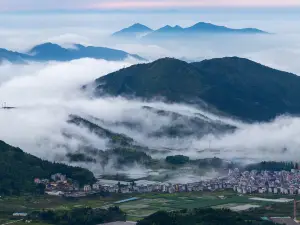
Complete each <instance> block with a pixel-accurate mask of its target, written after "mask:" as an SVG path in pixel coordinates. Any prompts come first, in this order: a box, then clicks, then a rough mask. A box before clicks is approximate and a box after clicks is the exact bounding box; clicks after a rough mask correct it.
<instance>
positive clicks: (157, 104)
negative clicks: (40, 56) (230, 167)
mask: <svg viewBox="0 0 300 225" xmlns="http://www.w3.org/2000/svg"><path fill="white" fill-rule="evenodd" d="M39 16H40V15H34V14H33V15H16V16H13V17H14V18H15V19H14V20H10V22H9V23H8V24H7V23H4V22H3V21H8V19H10V18H12V15H0V18H2V19H3V20H0V43H1V46H0V47H3V48H6V49H11V50H17V51H23V52H24V51H27V50H28V49H29V48H31V47H32V46H34V45H36V44H40V43H44V42H53V43H58V44H60V45H62V46H66V47H68V46H71V45H72V44H73V43H80V44H84V45H94V46H104V47H111V48H116V49H120V50H125V51H127V52H129V53H133V54H139V55H140V56H142V57H145V58H147V59H148V60H149V61H152V60H155V59H158V58H161V57H175V58H179V59H183V60H187V61H201V60H203V59H209V58H214V57H224V56H239V57H246V58H249V59H252V60H255V61H257V62H260V63H262V64H264V65H267V66H270V67H273V68H276V69H281V70H284V71H288V72H293V73H295V74H298V75H299V74H300V66H299V63H298V59H299V57H300V51H298V50H297V49H299V46H300V42H299V40H300V30H299V26H298V24H297V19H298V17H299V14H297V15H296V14H292V15H286V17H285V18H286V19H285V20H282V18H280V21H281V22H280V24H279V22H278V21H277V20H276V18H277V17H278V14H267V15H262V14H259V15H257V14H251V13H250V14H247V16H246V17H242V15H240V14H239V13H237V14H232V15H231V14H228V13H225V14H220V13H217V14H216V13H205V14H202V15H201V16H199V15H198V14H197V13H183V14H179V15H178V14H164V15H156V16H157V17H155V18H156V19H152V18H153V15H152V14H145V15H141V14H138V15H118V16H120V18H121V19H120V23H118V24H116V23H115V16H116V15H112V14H107V15H98V14H91V15H87V16H85V17H84V19H82V18H81V17H80V16H78V15H73V14H71V15H55V14H48V15H43V24H42V22H41V20H39V19H38V18H39ZM79 18H80V19H79ZM178 18H179V19H178ZM240 18H244V19H243V20H241V19H240ZM1 21H2V22H1ZM58 21H63V22H62V23H58ZM199 21H204V22H212V23H215V24H219V25H226V26H229V27H233V28H241V27H257V28H259V29H262V30H266V31H269V32H274V33H275V34H274V35H268V36H264V37H262V36H256V37H243V38H236V39H234V41H233V40H232V39H231V38H228V39H226V38H223V37H222V38H211V39H209V40H208V39H201V40H193V41H188V43H187V42H186V41H185V42H182V41H179V40H177V41H176V40H173V41H168V42H164V41H157V42H146V41H141V40H133V41H130V42H128V41H114V40H112V39H111V38H110V34H111V33H113V32H115V31H117V30H119V29H121V28H124V27H127V26H130V25H131V24H133V23H136V22H140V23H144V24H145V25H148V26H150V27H151V28H155V29H156V28H159V27H161V26H164V25H166V24H170V25H173V26H174V25H177V24H178V25H181V26H190V25H193V24H194V23H196V22H199ZM276 21H277V22H276ZM75 22H76V23H75ZM44 23H46V26H44ZM74 24H76V27H75V26H74ZM136 63H139V62H138V61H134V60H132V59H127V60H125V61H123V62H108V61H105V60H94V59H80V60H74V61H71V62H44V63H37V62H28V64H26V65H16V64H11V63H7V62H4V63H2V64H1V65H0V102H1V104H3V103H4V102H5V103H6V106H9V107H14V108H13V109H10V110H4V109H0V126H1V130H0V140H3V141H5V142H7V143H8V144H10V145H13V146H16V147H20V148H21V149H22V150H24V151H26V152H28V153H31V154H33V155H35V156H38V157H41V158H43V159H48V160H52V161H61V162H65V163H69V161H68V159H67V158H66V154H67V153H70V152H71V153H75V152H78V151H79V150H80V148H81V146H82V145H84V144H86V143H88V144H89V146H91V147H93V148H96V149H100V150H102V151H107V149H108V145H109V140H108V139H106V138H100V137H99V136H97V135H95V133H92V132H91V131H90V130H88V129H87V128H85V127H80V126H75V125H74V124H70V123H68V120H69V116H70V115H78V116H80V117H82V118H88V119H89V120H90V121H92V122H93V123H95V124H98V125H101V127H103V128H106V129H109V130H111V131H113V132H116V133H122V134H125V135H127V136H128V137H131V138H133V139H134V140H135V141H136V142H137V143H138V144H140V145H142V146H146V147H147V148H149V152H147V154H149V155H150V156H151V157H152V158H154V159H164V158H165V157H166V156H168V155H178V154H183V155H186V156H189V157H190V158H191V159H200V158H210V157H219V158H222V159H228V160H238V161H241V162H245V163H248V162H259V161H268V160H275V161H282V160H291V161H294V160H295V159H297V157H300V151H299V150H298V149H299V148H300V141H298V134H299V132H300V118H299V117H290V116H288V115H282V116H279V117H278V118H275V119H274V120H273V121H270V122H267V123H252V124H249V123H246V122H244V121H237V120H235V119H233V118H226V117H220V116H219V115H216V114H213V113H211V112H208V111H205V110H203V109H201V108H195V107H194V106H191V105H184V104H167V103H165V102H162V101H160V100H158V99H153V100H152V101H147V102H145V101H142V100H140V99H130V100H129V99H126V98H122V97H109V96H108V97H102V98H94V97H93V96H92V95H91V93H92V87H91V89H87V90H83V89H82V86H83V85H86V84H90V83H92V82H93V81H94V80H95V79H97V78H99V77H101V76H104V75H106V74H108V73H111V72H114V71H117V70H119V69H121V68H124V67H128V66H131V65H133V64H136ZM145 106H148V107H151V108H154V109H157V110H164V111H167V112H171V113H177V114H179V115H182V116H185V117H187V118H192V117H199V118H201V119H203V118H206V119H207V120H208V121H209V122H216V123H222V124H226V125H230V126H233V127H235V128H236V129H235V130H234V131H224V132H223V133H218V134H216V133H210V131H209V130H205V131H204V133H206V134H205V135H204V136H197V135H188V136H185V137H180V136H178V137H169V136H163V135H161V136H159V135H158V136H155V135H153V133H156V132H158V131H160V130H161V129H163V128H164V127H166V126H168V125H170V124H175V123H178V121H175V122H174V121H173V118H172V116H170V115H158V114H157V113H155V112H153V111H151V110H147V109H145ZM179 122H180V121H179ZM126 123H130V124H134V125H136V127H135V128H132V127H129V126H126ZM66 134H71V135H72V136H73V138H69V137H67V136H66ZM76 137H80V138H76ZM153 149H154V150H155V151H150V150H153ZM114 162H115V159H114V158H111V159H110V160H109V163H108V165H106V167H105V170H104V169H103V168H102V167H101V165H100V164H99V163H90V164H87V163H72V164H73V165H79V166H83V167H88V168H89V169H91V170H92V171H93V172H95V173H96V174H103V173H105V174H115V173H120V172H125V173H127V174H129V175H131V177H134V178H135V177H145V176H149V175H151V174H153V173H159V172H162V171H152V170H149V169H148V168H145V166H143V165H139V164H135V165H132V166H129V167H123V168H122V169H120V168H116V167H114ZM207 176H209V177H211V176H212V177H214V176H216V173H215V172H214V171H212V172H211V173H209V174H207ZM198 178H199V177H198V176H195V175H193V174H190V175H189V176H186V182H188V181H190V180H197V179H198ZM202 178H203V176H202ZM170 180H173V181H174V182H176V181H178V179H177V178H176V177H173V178H171V179H170Z"/></svg>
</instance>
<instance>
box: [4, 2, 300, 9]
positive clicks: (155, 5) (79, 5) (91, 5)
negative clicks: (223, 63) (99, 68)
mask: <svg viewBox="0 0 300 225" xmlns="http://www.w3.org/2000/svg"><path fill="white" fill-rule="evenodd" d="M294 6H300V1H299V0H285V1H283V0H185V1H182V0H63V1H61V0H22V1H20V0H0V11H8V12H14V11H48V10H50V11H51V10H89V9H90V10H132V9H137V10H139V9H185V8H195V7H196V8H203V7H294Z"/></svg>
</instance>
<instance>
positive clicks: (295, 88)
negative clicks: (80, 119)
mask: <svg viewBox="0 0 300 225" xmlns="http://www.w3.org/2000/svg"><path fill="white" fill-rule="evenodd" d="M94 85H95V86H96V88H95V95H96V96H103V95H112V96H126V97H139V98H143V99H147V100H149V99H154V98H157V97H160V98H162V99H164V100H165V101H167V102H173V103H188V104H194V105H197V106H199V107H201V108H206V109H208V110H210V111H212V110H213V111H215V112H216V111H217V112H218V113H221V114H222V115H227V116H232V117H235V118H239V119H241V120H244V121H268V120H272V119H274V118H275V117H276V116H278V115H282V114H293V115H297V114H299V113H300V102H299V96H300V77H299V76H297V75H295V74H291V73H287V72H283V71H279V70H275V69H272V68H269V67H267V66H264V65H261V64H259V63H256V62H254V61H251V60H248V59H244V58H238V57H226V58H217V59H211V60H203V61H201V62H195V63H187V62H184V61H181V60H177V59H173V58H164V59H159V60H157V61H154V62H152V63H147V64H138V65H134V66H131V67H129V68H125V69H121V70H119V71H117V72H114V73H111V74H108V75H106V76H103V77H101V78H99V79H97V80H96V81H95V82H94Z"/></svg>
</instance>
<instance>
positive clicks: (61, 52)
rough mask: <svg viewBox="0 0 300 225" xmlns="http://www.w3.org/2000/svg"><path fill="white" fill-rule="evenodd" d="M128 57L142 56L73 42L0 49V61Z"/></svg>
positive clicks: (120, 59) (23, 61)
mask: <svg viewBox="0 0 300 225" xmlns="http://www.w3.org/2000/svg"><path fill="white" fill-rule="evenodd" d="M128 57H132V58H134V59H136V60H145V59H144V58H142V57H140V56H138V55H135V54H130V53H127V52H125V51H121V50H116V49H111V48H104V47H95V46H83V45H80V44H74V46H73V48H64V47H62V46H60V45H58V44H53V43H44V44H41V45H37V46H35V47H33V48H32V49H31V50H29V51H28V52H27V53H19V52H13V51H9V50H6V49H0V62H1V61H9V62H11V63H25V62H26V61H71V60H75V59H81V58H93V59H104V60H108V61H122V60H125V59H126V58H128Z"/></svg>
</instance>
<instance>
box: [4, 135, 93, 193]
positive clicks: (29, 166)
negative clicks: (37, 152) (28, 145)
mask: <svg viewBox="0 0 300 225" xmlns="http://www.w3.org/2000/svg"><path fill="white" fill-rule="evenodd" d="M56 173H63V174H65V175H67V177H69V178H72V179H74V180H76V181H78V182H79V183H80V184H81V185H83V184H87V183H91V182H93V181H94V180H95V177H94V175H93V173H92V172H90V171H88V170H86V169H83V168H79V167H71V166H67V165H64V164H60V163H51V162H48V161H45V160H42V159H39V158H37V157H35V156H33V155H30V154H27V153H25V152H23V151H22V150H21V149H19V148H15V147H12V146H10V145H8V144H6V143H5V142H3V141H0V178H1V179H0V195H3V194H4V195H10V194H20V193H22V192H32V191H34V188H35V186H34V182H33V181H34V179H35V178H50V176H51V175H52V174H56Z"/></svg>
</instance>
